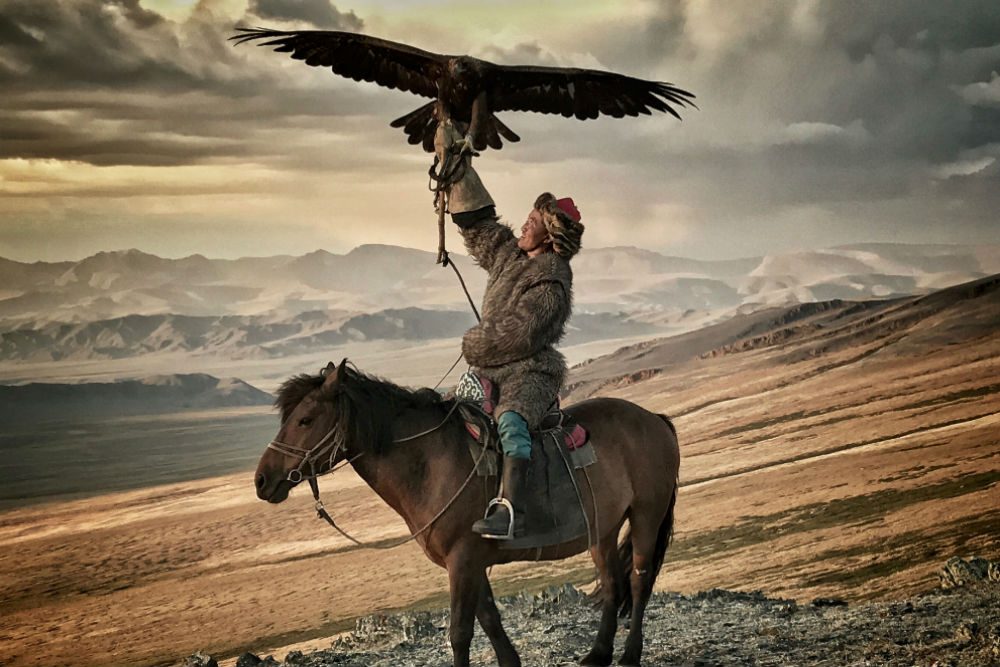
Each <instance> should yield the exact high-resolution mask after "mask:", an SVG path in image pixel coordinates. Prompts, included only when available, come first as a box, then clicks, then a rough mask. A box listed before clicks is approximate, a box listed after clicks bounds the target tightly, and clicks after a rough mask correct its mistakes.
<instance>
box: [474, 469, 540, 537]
mask: <svg viewBox="0 0 1000 667" xmlns="http://www.w3.org/2000/svg"><path fill="white" fill-rule="evenodd" d="M529 461H530V459H521V458H514V457H513V456H504V457H503V499H504V500H505V501H506V502H498V501H493V502H492V503H491V504H490V509H489V510H487V511H488V512H489V514H488V515H487V516H486V518H485V519H480V520H479V521H477V522H475V523H474V524H472V531H473V532H474V533H479V534H480V535H482V536H483V537H487V538H490V539H494V540H506V539H510V538H512V537H519V536H521V535H523V534H524V504H525V500H526V498H525V492H524V490H525V483H526V482H527V478H528V463H529ZM508 503H509V506H508ZM510 508H513V510H514V515H513V526H511V519H512V517H511V513H510Z"/></svg>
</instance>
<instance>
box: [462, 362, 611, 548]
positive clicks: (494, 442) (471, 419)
mask: <svg viewBox="0 0 1000 667" xmlns="http://www.w3.org/2000/svg"><path fill="white" fill-rule="evenodd" d="M454 398H455V400H457V401H458V406H457V409H458V412H459V414H460V415H461V416H462V419H463V420H464V421H465V428H466V430H467V431H468V432H469V435H470V436H471V438H470V439H469V441H468V442H469V452H470V454H471V455H472V457H473V460H474V461H476V462H477V471H478V474H479V475H480V476H481V477H487V478H493V479H494V480H495V485H496V486H494V487H493V488H494V490H496V489H498V487H499V483H500V475H499V469H500V461H501V458H502V456H503V452H502V450H501V447H500V437H499V434H498V433H497V426H496V421H495V419H494V414H493V413H494V410H495V408H496V405H497V400H498V398H499V391H498V388H497V387H495V386H494V385H493V383H492V382H490V381H489V379H488V378H484V377H479V376H477V375H475V374H473V373H466V374H465V375H463V376H462V380H461V381H460V382H459V384H458V386H457V387H456V388H455V392H454ZM531 439H532V445H531V463H530V464H529V466H528V473H527V481H526V484H525V486H526V489H525V491H526V494H525V495H526V496H527V497H526V507H525V516H526V517H527V521H526V524H527V525H526V526H525V527H524V528H525V530H524V534H523V535H522V536H519V537H516V538H514V539H511V540H503V541H500V542H498V543H497V544H498V546H499V548H501V549H527V548H540V547H545V546H552V545H556V544H562V543H564V542H568V541H570V540H574V539H577V538H580V537H584V536H587V537H588V539H592V536H591V535H590V532H591V527H590V525H589V524H588V519H587V516H586V515H585V513H584V507H583V493H585V492H586V493H588V494H590V493H592V489H589V481H590V480H589V477H587V476H586V472H585V471H584V478H585V479H586V483H585V484H583V485H582V486H581V485H580V484H579V483H578V481H577V477H578V476H577V474H576V471H577V470H581V469H584V468H586V467H587V466H590V465H592V464H593V463H595V462H596V461H597V456H596V454H595V452H594V448H593V446H592V444H591V442H590V436H589V433H588V432H587V430H586V429H585V428H584V427H583V426H582V425H581V424H578V423H577V422H576V421H575V420H574V419H573V418H572V417H571V416H570V415H567V414H566V413H565V412H563V411H562V410H561V409H560V408H559V404H558V401H556V402H555V403H554V404H553V406H552V409H551V410H550V411H549V413H548V414H546V415H545V417H544V418H543V419H542V423H541V425H540V428H539V429H538V430H537V431H535V432H532V433H531ZM487 483H488V482H487Z"/></svg>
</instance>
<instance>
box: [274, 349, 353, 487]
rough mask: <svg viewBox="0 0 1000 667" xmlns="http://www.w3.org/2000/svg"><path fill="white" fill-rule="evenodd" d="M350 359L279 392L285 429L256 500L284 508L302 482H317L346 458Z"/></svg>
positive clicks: (280, 432)
mask: <svg viewBox="0 0 1000 667" xmlns="http://www.w3.org/2000/svg"><path fill="white" fill-rule="evenodd" d="M347 372H348V369H347V359H344V360H343V361H342V362H341V363H340V365H339V366H337V365H335V364H334V363H333V362H332V361H331V362H330V363H329V364H327V366H326V368H324V369H323V370H322V371H321V372H320V374H319V375H298V376H295V377H293V378H291V379H290V380H288V381H287V382H285V383H284V384H283V385H282V386H281V389H279V391H278V398H277V400H276V401H275V405H276V406H277V407H279V408H280V409H281V427H280V428H279V429H278V434H277V435H276V436H275V437H274V439H273V440H272V441H271V442H270V443H269V444H268V445H267V448H266V449H265V450H264V454H263V455H262V456H261V457H260V462H259V463H258V464H257V472H256V474H255V475H254V484H255V486H256V487H257V497H258V498H260V499H261V500H266V501H268V502H270V503H280V502H282V501H283V500H285V499H286V498H288V493H289V492H290V491H291V490H292V488H293V487H295V486H296V485H297V484H298V483H299V482H301V481H302V480H304V479H305V480H307V479H309V478H310V477H317V476H319V475H321V474H323V473H325V472H329V470H330V469H331V468H332V467H333V466H334V465H335V464H336V463H338V462H339V461H340V460H341V459H343V458H344V455H345V451H344V448H345V442H344V433H343V429H341V428H338V427H339V426H340V424H339V422H340V421H341V419H339V415H338V410H337V403H338V401H337V399H338V395H339V393H340V392H339V391H338V390H339V388H340V387H341V386H342V385H343V384H344V381H345V378H346V375H347Z"/></svg>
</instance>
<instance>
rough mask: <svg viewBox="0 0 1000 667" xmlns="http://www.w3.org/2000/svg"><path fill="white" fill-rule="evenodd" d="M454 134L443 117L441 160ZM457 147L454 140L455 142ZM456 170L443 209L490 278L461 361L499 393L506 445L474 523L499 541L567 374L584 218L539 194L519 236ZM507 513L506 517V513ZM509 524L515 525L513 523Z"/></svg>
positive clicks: (518, 505)
mask: <svg viewBox="0 0 1000 667" xmlns="http://www.w3.org/2000/svg"><path fill="white" fill-rule="evenodd" d="M460 140H461V134H460V133H459V132H458V131H457V130H456V129H455V128H454V127H453V126H452V125H451V123H441V124H439V127H438V132H437V135H436V137H435V148H436V149H437V153H438V156H439V158H440V159H441V160H442V161H444V159H445V157H446V156H447V154H448V151H449V150H451V148H452V146H453V145H455V144H459V142H460ZM459 145H461V144H459ZM460 159H462V160H464V161H465V164H464V165H463V166H464V169H463V170H462V172H461V173H462V177H461V178H460V179H459V180H458V181H457V182H455V183H453V184H452V185H451V188H450V191H449V197H448V209H449V211H450V213H451V217H452V221H453V222H454V223H455V224H456V225H458V227H459V229H460V230H461V234H462V237H463V239H464V240H465V247H466V249H467V250H468V252H469V254H470V255H471V256H472V257H473V258H474V259H475V260H476V262H477V263H478V264H479V266H481V267H482V268H483V269H485V270H486V271H487V272H488V274H489V278H488V279H487V283H486V292H485V294H484V296H483V306H482V320H481V321H480V323H479V324H478V325H476V326H474V327H473V328H471V329H469V330H468V331H467V332H466V334H465V336H464V337H463V339H462V352H463V354H464V355H465V359H466V361H468V362H469V364H470V365H471V366H473V368H474V370H475V371H476V372H477V373H478V374H479V375H481V376H485V377H487V378H489V379H490V380H491V381H492V382H493V383H494V384H495V385H496V386H497V387H498V388H499V391H500V399H499V402H498V404H497V407H496V410H495V412H494V416H495V417H496V418H497V425H498V429H499V432H500V441H501V445H502V448H503V452H504V457H503V458H504V466H503V482H502V489H503V500H504V501H506V502H501V503H497V504H495V505H493V506H492V507H493V511H492V512H491V513H490V514H489V515H488V516H487V517H485V518H484V519H481V520H479V521H477V522H476V523H475V524H473V527H472V529H473V530H474V531H475V532H477V533H479V534H481V535H483V536H486V537H492V538H504V537H507V536H511V535H513V534H514V533H515V532H517V531H519V530H520V529H521V528H522V527H523V524H524V521H523V512H524V503H525V499H524V487H525V479H526V473H527V468H528V461H529V459H530V457H531V435H530V432H531V431H534V430H537V429H538V428H539V425H540V423H541V421H542V418H543V417H544V416H545V414H546V413H547V412H548V411H549V410H550V408H552V407H553V405H554V404H555V402H556V399H557V398H558V395H559V390H560V388H561V387H562V383H563V380H564V378H565V376H566V360H565V358H564V357H563V355H562V354H560V353H559V352H558V351H557V350H556V349H555V348H554V347H553V346H554V345H555V343H556V342H558V341H559V339H560V338H562V336H563V333H564V330H565V325H566V320H568V319H569V316H570V312H571V309H572V295H573V291H572V290H573V272H572V270H571V269H570V266H569V260H570V259H571V258H572V257H573V256H574V255H575V254H576V253H577V252H579V250H580V238H581V236H582V235H583V225H582V224H581V223H580V212H579V211H578V210H577V209H576V206H575V205H574V203H573V200H572V199H570V198H568V197H567V198H564V199H556V197H554V196H553V195H551V194H549V193H547V192H546V193H544V194H542V195H540V196H539V197H538V199H537V200H536V201H535V204H534V207H533V208H532V210H531V212H530V213H529V215H528V219H527V220H526V221H525V223H524V224H523V225H522V226H521V235H520V237H515V236H514V232H513V230H512V229H511V228H510V227H508V226H507V225H504V224H501V223H500V222H499V221H498V217H497V214H496V208H495V206H494V203H493V199H492V198H491V197H490V194H489V192H487V191H486V188H485V187H484V186H483V184H482V182H481V181H480V179H479V176H478V174H477V173H476V171H475V170H474V169H473V168H472V165H471V161H472V156H471V155H468V154H463V155H462V157H461V158H460ZM511 510H513V513H514V514H513V516H512V515H511ZM512 521H513V526H512V525H511V522H512Z"/></svg>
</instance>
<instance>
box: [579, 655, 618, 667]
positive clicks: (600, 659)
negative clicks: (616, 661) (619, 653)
mask: <svg viewBox="0 0 1000 667" xmlns="http://www.w3.org/2000/svg"><path fill="white" fill-rule="evenodd" d="M610 664H611V655H610V654H604V653H595V652H594V651H591V652H590V653H588V654H587V655H585V656H583V659H581V660H580V665H582V667H608V665H610Z"/></svg>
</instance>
